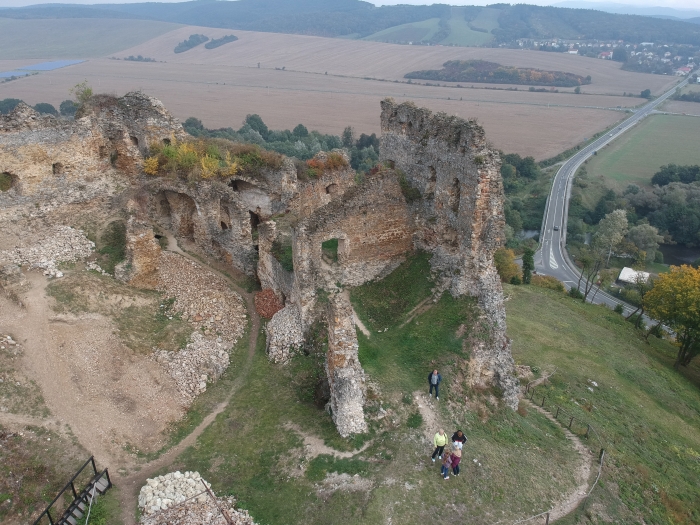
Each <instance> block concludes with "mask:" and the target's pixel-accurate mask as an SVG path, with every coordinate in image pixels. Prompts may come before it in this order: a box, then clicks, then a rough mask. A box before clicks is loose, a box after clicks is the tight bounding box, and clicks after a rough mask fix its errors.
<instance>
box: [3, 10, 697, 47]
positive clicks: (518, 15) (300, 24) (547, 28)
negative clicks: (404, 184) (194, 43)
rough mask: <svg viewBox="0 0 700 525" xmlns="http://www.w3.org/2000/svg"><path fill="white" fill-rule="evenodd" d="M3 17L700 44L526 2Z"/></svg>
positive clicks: (412, 37) (374, 35) (485, 39)
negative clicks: (511, 3) (149, 21)
mask: <svg viewBox="0 0 700 525" xmlns="http://www.w3.org/2000/svg"><path fill="white" fill-rule="evenodd" d="M0 16H2V17H9V18H18V19H32V18H34V19H36V18H111V19H115V18H128V19H142V20H159V21H164V22H177V23H181V24H187V25H197V26H205V27H216V28H227V29H245V30H250V31H265V32H276V33H295V34H307V35H317V36H334V37H344V38H368V39H373V40H381V41H389V42H400V43H408V42H414V43H427V44H442V45H467V46H468V45H488V46H490V45H499V44H509V43H512V42H515V41H516V40H518V39H553V38H559V39H573V40H588V41H592V40H605V41H617V40H623V41H625V42H629V43H640V42H663V43H675V44H685V45H693V46H698V45H700V27H698V25H697V24H694V23H692V22H693V21H692V20H688V21H681V20H672V19H660V18H651V17H646V16H639V15H619V14H613V13H606V12H603V11H596V10H593V9H569V8H558V7H539V6H532V5H526V4H518V5H507V4H494V5H491V6H489V7H459V8H457V7H451V6H449V5H445V4H433V5H431V6H412V5H398V6H382V7H375V6H374V5H373V4H370V3H368V2H364V1H361V0H339V1H334V2H328V1H324V0H299V1H297V0H295V1H291V0H239V1H237V2H217V1H215V0H199V1H190V2H181V3H175V4H171V3H134V4H100V5H92V6H84V5H76V4H63V5H61V6H51V5H36V6H30V7H24V8H16V9H15V8H13V9H4V10H1V11H0Z"/></svg>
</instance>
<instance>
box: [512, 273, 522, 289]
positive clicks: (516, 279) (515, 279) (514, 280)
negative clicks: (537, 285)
mask: <svg viewBox="0 0 700 525" xmlns="http://www.w3.org/2000/svg"><path fill="white" fill-rule="evenodd" d="M510 284H514V285H516V286H518V285H520V284H523V281H522V280H521V279H520V277H518V276H517V275H514V276H513V277H511V278H510Z"/></svg>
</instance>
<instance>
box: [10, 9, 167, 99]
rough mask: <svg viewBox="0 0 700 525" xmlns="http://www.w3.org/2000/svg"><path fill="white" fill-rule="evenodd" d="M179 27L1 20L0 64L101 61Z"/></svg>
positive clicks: (96, 21) (95, 20) (148, 22)
mask: <svg viewBox="0 0 700 525" xmlns="http://www.w3.org/2000/svg"><path fill="white" fill-rule="evenodd" d="M178 27H181V26H180V25H179V24H171V23H167V22H156V21H152V20H118V19H100V18H90V19H83V18H81V19H71V18H66V19H56V20H18V19H14V18H0V60H10V59H57V58H96V57H102V56H105V55H109V54H112V53H116V52H117V51H121V50H122V49H128V48H130V47H133V46H135V45H138V44H141V43H143V42H146V41H147V40H150V39H152V38H155V37H157V36H159V35H162V34H164V33H167V32H168V31H172V30H174V29H177V28H178ZM66 95H67V93H66Z"/></svg>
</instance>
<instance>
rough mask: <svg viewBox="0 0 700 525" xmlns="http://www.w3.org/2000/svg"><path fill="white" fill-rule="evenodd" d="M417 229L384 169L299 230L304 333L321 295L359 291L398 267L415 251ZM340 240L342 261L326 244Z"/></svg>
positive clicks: (296, 243) (298, 298)
mask: <svg viewBox="0 0 700 525" xmlns="http://www.w3.org/2000/svg"><path fill="white" fill-rule="evenodd" d="M412 234H413V226H412V222H411V217H410V214H409V209H408V206H407V205H406V199H405V198H404V196H403V194H402V193H401V188H400V186H399V184H398V180H397V176H396V174H395V173H394V172H393V171H392V170H385V171H382V172H379V173H377V174H375V175H372V176H368V177H367V178H366V180H365V181H364V182H363V183H362V184H360V185H357V186H354V187H352V188H351V189H349V190H348V191H347V192H345V193H344V194H342V195H339V196H338V198H336V199H334V200H333V201H331V202H330V203H329V204H327V205H326V206H323V207H322V208H319V209H318V210H317V211H316V212H315V213H314V214H313V215H312V216H310V217H308V218H306V219H304V220H302V221H300V222H299V223H298V224H297V225H296V227H295V228H294V240H293V248H294V275H295V288H294V293H293V297H292V300H293V301H294V302H296V303H297V304H298V305H299V307H300V308H301V312H302V320H303V323H304V329H306V328H307V327H308V326H309V325H310V324H311V323H312V322H313V315H312V313H311V312H312V310H313V307H314V305H315V302H316V294H317V290H319V289H321V290H326V291H330V292H333V291H336V290H337V284H340V285H342V286H358V285H360V284H362V283H365V282H367V281H370V280H372V279H374V278H376V277H378V276H380V275H383V274H386V273H388V272H390V271H391V270H393V269H394V268H396V266H398V264H399V263H400V262H401V261H402V260H403V258H404V255H405V254H406V253H407V252H409V251H411V250H412V249H413V242H412ZM330 239H337V240H338V251H337V261H333V260H328V259H327V258H324V256H323V252H322V249H321V246H322V243H323V242H324V241H327V240H330Z"/></svg>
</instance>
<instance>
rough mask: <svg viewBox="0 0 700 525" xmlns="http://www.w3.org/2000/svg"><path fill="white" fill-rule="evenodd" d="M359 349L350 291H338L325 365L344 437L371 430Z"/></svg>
mask: <svg viewBox="0 0 700 525" xmlns="http://www.w3.org/2000/svg"><path fill="white" fill-rule="evenodd" d="M357 352H358V343H357V333H356V332H355V324H354V322H353V312H352V306H351V304H350V300H349V298H348V296H347V294H336V295H334V296H333V297H331V298H330V300H329V303H328V355H327V358H326V365H325V368H326V375H327V376H328V384H329V386H330V391H331V399H330V402H329V404H330V410H331V415H332V417H333V422H334V423H335V426H336V428H337V429H338V432H339V433H340V435H341V436H343V437H347V436H349V435H350V434H360V433H362V432H367V423H366V421H365V414H364V409H363V406H364V404H365V373H364V370H362V366H360V361H359V359H358V357H357Z"/></svg>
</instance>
